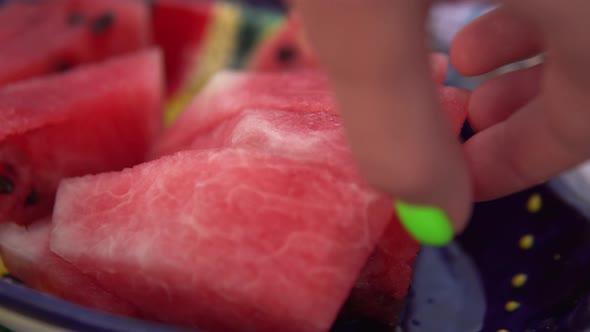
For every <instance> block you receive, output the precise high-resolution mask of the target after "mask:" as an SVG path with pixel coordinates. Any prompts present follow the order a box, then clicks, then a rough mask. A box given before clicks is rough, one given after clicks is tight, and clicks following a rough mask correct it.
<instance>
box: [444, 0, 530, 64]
mask: <svg viewBox="0 0 590 332" xmlns="http://www.w3.org/2000/svg"><path fill="white" fill-rule="evenodd" d="M541 51H542V43H541V40H540V37H539V34H538V33H536V31H535V30H534V29H533V27H532V25H530V24H528V23H527V22H526V21H524V20H522V19H520V18H519V17H516V16H515V15H514V14H513V13H512V12H509V11H508V10H507V9H506V8H504V7H499V8H497V9H494V10H492V11H491V12H489V13H486V14H484V15H482V16H481V17H479V18H477V19H476V20H474V21H473V22H471V23H469V24H468V25H467V26H465V27H464V28H463V29H462V30H461V31H459V32H458V33H457V35H456V36H455V38H454V39H453V42H452V43H451V49H450V54H451V63H452V64H453V66H455V68H456V69H457V71H458V72H459V73H461V74H463V75H467V76H473V75H481V74H485V73H487V72H490V71H492V70H494V69H496V68H499V67H501V66H503V65H507V64H510V63H513V62H516V61H519V60H524V59H527V58H530V57H532V56H534V55H537V54H539V53H540V52H541Z"/></svg>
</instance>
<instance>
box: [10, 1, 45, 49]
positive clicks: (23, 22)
mask: <svg viewBox="0 0 590 332" xmlns="http://www.w3.org/2000/svg"><path fill="white" fill-rule="evenodd" d="M49 10H51V6H50V4H49V3H48V2H42V3H38V2H33V1H14V0H12V1H8V2H6V3H5V4H1V2H0V44H2V43H4V42H5V41H6V40H8V39H10V38H14V37H17V36H18V35H19V34H20V33H21V32H22V31H25V30H27V29H29V28H31V27H34V26H37V25H38V24H40V23H41V21H42V19H43V18H44V17H45V16H46V15H47V11H49Z"/></svg>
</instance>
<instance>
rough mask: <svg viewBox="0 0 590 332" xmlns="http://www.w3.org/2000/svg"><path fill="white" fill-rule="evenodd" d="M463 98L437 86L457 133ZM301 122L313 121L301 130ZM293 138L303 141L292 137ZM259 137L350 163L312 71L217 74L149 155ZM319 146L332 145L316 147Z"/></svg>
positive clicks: (322, 84)
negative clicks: (320, 151) (311, 134)
mask: <svg viewBox="0 0 590 332" xmlns="http://www.w3.org/2000/svg"><path fill="white" fill-rule="evenodd" d="M228 96H231V97H228ZM467 96H468V94H467V93H466V92H465V91H463V90H459V89H456V88H452V87H440V88H439V98H440V100H441V106H442V108H443V109H444V110H445V111H446V112H447V114H448V115H449V118H450V120H451V121H450V122H451V126H452V130H454V131H455V132H457V133H458V132H459V130H460V129H461V126H462V124H463V121H464V119H465V116H466V110H467V109H466V105H467ZM265 111H268V112H265ZM280 111H284V112H280ZM285 112H287V113H285ZM288 112H292V113H295V114H288ZM302 113H303V114H302ZM277 117H282V118H283V119H282V120H281V119H278V118H277ZM298 122H300V124H302V125H298ZM305 123H310V124H313V125H310V127H309V128H306V125H305ZM300 130H306V131H309V130H311V131H312V132H313V133H315V134H314V135H320V133H321V135H325V137H316V140H313V141H312V140H310V139H307V137H308V134H306V133H303V132H299V131H300ZM290 132H291V133H290ZM293 135H295V136H293ZM328 136H329V137H328ZM297 137H302V139H303V141H302V140H300V141H297V139H298V138H297ZM290 139H291V141H289V140H290ZM262 141H265V142H267V143H268V144H271V143H272V144H274V146H275V147H276V148H279V149H280V148H281V147H283V146H284V147H288V148H287V149H289V150H290V151H291V152H293V151H294V150H299V151H301V152H302V153H307V154H309V155H311V156H313V157H314V158H317V157H319V158H324V159H329V158H335V155H333V154H334V153H338V154H339V155H340V156H341V158H340V159H341V160H342V162H345V163H347V162H350V161H351V160H350V158H349V156H348V154H349V153H348V147H347V144H346V141H345V139H344V136H343V132H342V130H341V125H340V120H339V116H338V114H337V110H336V107H335V102H334V99H333V97H332V95H331V94H330V92H329V89H328V85H327V81H326V79H325V77H324V76H323V75H322V74H321V73H320V72H318V71H312V70H307V71H297V72H283V73H260V72H258V73H246V72H229V71H226V72H222V73H219V74H217V75H216V76H215V77H214V78H212V80H211V82H210V84H209V85H207V87H206V88H205V89H204V90H203V91H202V92H201V93H200V94H199V95H198V96H197V97H196V98H195V99H194V100H193V102H192V103H191V104H190V105H189V107H188V108H187V109H186V110H185V111H184V112H183V113H181V115H180V116H179V118H178V120H177V121H176V122H175V123H174V124H173V125H172V127H170V128H169V129H168V130H166V131H165V133H164V134H163V135H162V137H161V138H160V139H159V140H158V142H157V143H156V145H155V147H154V148H153V152H152V158H158V157H160V156H163V155H167V154H172V153H174V152H177V151H181V150H186V149H202V148H210V147H221V146H229V145H236V144H238V145H239V146H243V144H246V145H252V144H255V145H256V144H258V145H259V146H260V144H261V143H262ZM329 142H331V143H329ZM306 144H307V145H308V144H317V146H318V148H319V149H321V150H322V153H320V154H316V152H317V150H314V149H311V148H310V147H308V146H307V145H306ZM324 144H331V145H332V147H333V148H332V149H328V148H322V145H324ZM269 147H270V146H269ZM343 150H344V151H343ZM340 159H339V160H340Z"/></svg>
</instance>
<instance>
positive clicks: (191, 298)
mask: <svg viewBox="0 0 590 332" xmlns="http://www.w3.org/2000/svg"><path fill="white" fill-rule="evenodd" d="M390 216H391V202H390V200H389V199H387V197H384V196H382V195H379V194H378V193H376V192H374V191H372V190H370V189H369V188H367V187H366V186H363V185H361V184H359V183H357V182H355V181H354V179H353V178H351V176H350V174H349V173H348V172H343V171H341V170H340V169H338V168H334V167H329V166H326V165H322V164H318V163H312V162H302V161H298V160H294V159H288V158H282V157H278V156H272V155H267V154H265V153H259V152H256V151H249V150H240V149H224V150H205V151H184V152H181V153H178V154H175V155H174V156H168V157H164V158H161V159H159V160H156V161H153V162H149V163H146V164H142V165H139V166H136V167H134V168H132V169H128V170H125V171H123V172H120V173H107V174H99V175H96V176H88V177H83V178H77V179H68V180H64V182H62V185H61V186H60V190H59V194H58V198H57V202H56V209H55V213H54V219H53V222H54V225H55V228H54V229H53V233H52V239H51V249H52V250H53V251H54V252H56V253H57V254H58V255H60V256H61V257H63V258H64V259H66V260H67V261H69V262H71V263H72V264H73V265H74V266H76V267H77V268H79V269H80V270H82V271H83V272H85V273H87V274H88V275H89V276H91V277H92V278H95V279H96V280H97V282H98V283H99V284H100V285H101V286H102V287H103V288H104V289H106V290H108V291H111V292H113V293H114V294H115V295H117V296H118V297H121V298H123V299H125V300H128V301H130V302H131V303H133V304H134V305H136V306H138V307H139V308H140V309H141V310H142V311H144V312H146V313H147V314H149V315H151V316H150V317H152V318H153V319H156V320H159V321H163V322H169V323H174V324H181V325H185V326H189V327H199V328H202V329H205V330H210V331H258V332H264V331H268V332H270V331H273V332H274V331H309V332H313V331H327V330H328V329H329V328H330V325H331V324H332V322H333V320H334V318H335V317H336V314H337V313H338V310H339V308H340V306H341V305H342V303H343V302H344V300H345V299H346V297H347V295H348V292H349V290H350V288H351V287H352V285H353V283H354V281H355V279H356V276H357V274H358V272H359V271H360V269H361V267H362V266H363V264H364V262H365V260H366V259H367V257H368V255H369V254H370V252H371V250H372V248H373V247H374V245H375V244H376V241H377V239H378V238H379V236H380V235H381V233H382V232H383V228H384V227H385V226H386V224H387V220H388V218H389V217H390Z"/></svg>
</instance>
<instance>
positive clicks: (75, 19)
mask: <svg viewBox="0 0 590 332" xmlns="http://www.w3.org/2000/svg"><path fill="white" fill-rule="evenodd" d="M66 22H67V24H68V25H69V26H72V27H76V26H79V25H81V24H83V23H84V16H82V14H80V13H76V12H73V13H70V15H68V17H67V19H66Z"/></svg>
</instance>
